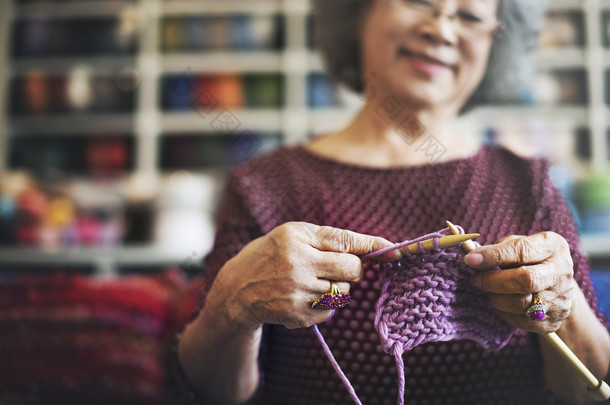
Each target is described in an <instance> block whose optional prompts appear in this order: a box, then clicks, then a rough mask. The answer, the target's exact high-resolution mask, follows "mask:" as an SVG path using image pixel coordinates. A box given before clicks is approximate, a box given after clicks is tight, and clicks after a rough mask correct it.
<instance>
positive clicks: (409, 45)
mask: <svg viewBox="0 0 610 405" xmlns="http://www.w3.org/2000/svg"><path fill="white" fill-rule="evenodd" d="M498 1H499V0H446V1H442V0H440V1H439V0H436V1H429V0H394V1H387V0H374V1H373V5H372V6H371V9H370V11H369V13H368V15H367V17H366V19H365V21H364V26H363V30H362V35H363V36H362V52H363V53H362V56H363V59H362V63H363V65H362V66H363V74H364V80H365V81H367V82H368V78H373V79H371V80H372V81H373V83H374V85H375V86H376V87H378V86H379V87H381V89H380V90H382V91H383V92H384V93H385V94H386V95H392V96H394V97H396V99H397V100H399V101H401V102H403V103H407V104H409V105H412V106H414V107H415V108H436V107H450V108H453V109H454V110H455V111H456V112H457V111H459V109H460V108H461V107H462V105H463V104H464V103H465V102H466V101H467V100H468V98H469V97H470V95H471V94H472V92H473V91H474V90H475V89H476V87H477V86H478V85H479V83H480V81H481V79H482V78H483V75H484V74H485V69H486V67H487V60H488V57H489V51H490V48H491V44H492V42H493V33H494V32H495V28H496V27H497V24H496V21H497V20H496V14H497V9H498ZM438 9H440V10H441V11H438ZM435 10H437V11H435Z"/></svg>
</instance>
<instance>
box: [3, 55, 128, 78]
mask: <svg viewBox="0 0 610 405" xmlns="http://www.w3.org/2000/svg"><path fill="white" fill-rule="evenodd" d="M135 61H136V56H135V55H124V56H112V55H107V56H71V57H49V58H44V57H42V58H15V59H14V60H13V63H12V66H11V70H12V72H11V73H12V74H13V75H20V74H23V73H26V72H28V71H31V70H36V71H44V72H45V73H64V74H65V73H67V72H69V71H70V69H72V68H75V67H82V66H86V67H89V68H90V69H91V71H92V73H95V72H99V71H111V72H116V73H118V72H120V71H121V70H122V69H125V68H134V67H135Z"/></svg>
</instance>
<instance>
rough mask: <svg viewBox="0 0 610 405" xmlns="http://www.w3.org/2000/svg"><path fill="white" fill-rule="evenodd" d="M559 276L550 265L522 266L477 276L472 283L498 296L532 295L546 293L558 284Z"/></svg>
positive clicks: (482, 273) (486, 272)
mask: <svg viewBox="0 0 610 405" xmlns="http://www.w3.org/2000/svg"><path fill="white" fill-rule="evenodd" d="M558 276H559V274H558V273H557V272H555V271H553V269H552V268H551V265H550V264H547V263H541V264H536V265H533V266H520V267H516V268H512V269H506V270H495V271H485V272H480V273H477V274H475V275H474V276H473V277H472V279H471V282H472V284H473V285H474V286H475V287H477V288H480V289H481V290H483V291H487V292H491V293H496V294H531V293H534V292H538V291H544V290H546V289H547V288H549V287H551V286H553V285H555V284H556V283H557V282H558V279H557V278H558Z"/></svg>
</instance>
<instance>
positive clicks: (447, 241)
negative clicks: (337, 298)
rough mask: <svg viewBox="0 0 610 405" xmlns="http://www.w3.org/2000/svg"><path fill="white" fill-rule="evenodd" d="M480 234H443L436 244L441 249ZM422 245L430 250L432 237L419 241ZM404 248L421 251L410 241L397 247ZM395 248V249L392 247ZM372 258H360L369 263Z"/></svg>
mask: <svg viewBox="0 0 610 405" xmlns="http://www.w3.org/2000/svg"><path fill="white" fill-rule="evenodd" d="M478 236H480V235H479V234H478V233H467V234H463V235H461V234H460V235H445V236H441V237H440V238H438V246H439V248H441V249H445V248H448V247H451V246H455V245H459V244H460V243H465V242H470V243H472V241H471V239H474V238H476V237H478ZM421 245H422V247H423V248H424V250H432V249H434V238H431V239H426V240H424V241H422V242H421ZM404 249H407V250H408V251H409V253H413V254H420V253H422V251H421V250H420V249H419V245H418V244H417V242H416V243H411V244H410V245H407V246H405V247H402V248H398V250H402V251H404ZM394 250H396V249H394ZM371 261H372V259H362V263H363V264H364V263H369V262H371Z"/></svg>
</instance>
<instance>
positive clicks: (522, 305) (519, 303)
mask: <svg viewBox="0 0 610 405" xmlns="http://www.w3.org/2000/svg"><path fill="white" fill-rule="evenodd" d="M546 295H547V294H540V296H541V300H542V302H549V301H546V300H545V296H546ZM532 300H533V299H532V294H526V295H523V294H489V303H490V304H491V306H492V307H494V308H496V309H497V310H498V311H500V312H506V313H509V314H514V315H523V314H525V312H526V311H527V309H528V308H529V307H530V306H531V305H532ZM547 307H548V306H547Z"/></svg>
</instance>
